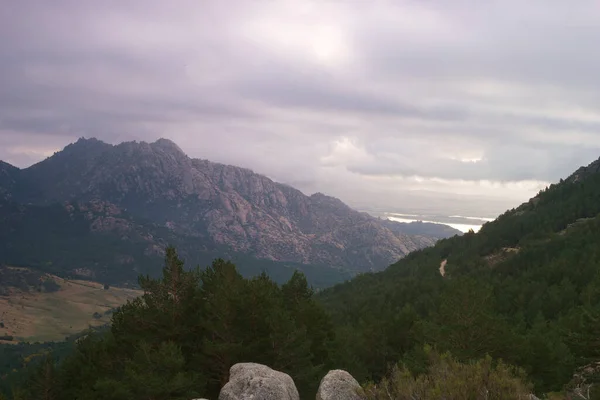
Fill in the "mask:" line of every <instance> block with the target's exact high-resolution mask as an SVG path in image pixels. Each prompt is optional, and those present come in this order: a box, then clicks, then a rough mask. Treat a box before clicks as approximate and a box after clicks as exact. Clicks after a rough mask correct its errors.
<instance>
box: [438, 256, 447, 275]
mask: <svg viewBox="0 0 600 400" xmlns="http://www.w3.org/2000/svg"><path fill="white" fill-rule="evenodd" d="M447 263H448V260H444V261H442V262H441V263H440V275H442V276H444V275H446V264H447Z"/></svg>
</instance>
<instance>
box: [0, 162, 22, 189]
mask: <svg viewBox="0 0 600 400" xmlns="http://www.w3.org/2000/svg"><path fill="white" fill-rule="evenodd" d="M18 173H19V169H18V168H17V167H13V166H12V165H10V164H8V163H5V162H4V161H1V160H0V199H8V198H10V197H12V194H13V191H14V190H15V185H16V182H17V174H18Z"/></svg>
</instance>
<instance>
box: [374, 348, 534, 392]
mask: <svg viewBox="0 0 600 400" xmlns="http://www.w3.org/2000/svg"><path fill="white" fill-rule="evenodd" d="M425 354H426V356H427V360H428V362H429V365H428V366H427V372H426V373H422V374H418V375H416V376H415V375H414V374H413V373H412V372H411V371H410V370H409V369H408V368H407V367H406V366H403V365H397V366H394V368H393V369H392V371H391V373H390V374H389V377H386V378H383V380H382V381H381V382H379V383H377V384H374V383H371V384H368V385H366V387H365V388H364V393H365V395H366V399H367V400H389V399H390V398H391V399H396V400H412V399H422V400H464V399H480V398H485V399H490V400H507V399H526V398H527V396H528V395H529V394H530V393H531V390H530V387H529V386H530V385H528V384H526V383H525V382H526V377H525V373H524V371H522V370H519V369H516V368H513V367H510V366H508V365H506V364H504V363H502V362H499V363H496V364H494V363H492V359H491V358H490V357H486V358H485V359H483V360H478V361H475V362H470V363H466V364H463V363H459V362H457V361H456V360H455V359H454V358H452V356H451V355H450V354H449V353H445V354H439V353H437V352H436V351H432V349H431V348H429V347H426V348H425Z"/></svg>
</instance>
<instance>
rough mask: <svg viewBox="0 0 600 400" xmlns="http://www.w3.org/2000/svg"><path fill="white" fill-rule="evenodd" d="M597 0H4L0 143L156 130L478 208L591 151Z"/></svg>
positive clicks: (32, 157)
mask: <svg viewBox="0 0 600 400" xmlns="http://www.w3.org/2000/svg"><path fill="white" fill-rule="evenodd" d="M598 21H600V2H598V1H597V0H590V1H587V0H578V1H575V2H568V1H563V0H561V1H558V0H539V1H537V0H529V1H525V2H523V1H516V0H500V1H475V0H473V1H463V0H453V1H445V0H428V1H402V0H388V1H377V0H318V1H314V2H312V1H310V0H214V1H212V0H189V1H187V0H176V1H172V2H168V1H164V0H139V1H127V0H125V1H123V0H104V1H91V0H90V1H87V0H72V1H69V0H54V1H47V0H37V1H33V0H19V1H16V0H15V1H6V2H5V3H4V4H3V5H2V11H1V12H0V38H1V40H0V88H1V89H0V159H3V160H5V161H7V162H10V163H12V164H14V165H17V166H19V167H27V166H28V165H31V164H32V163H34V162H37V161H40V160H41V159H43V158H44V157H46V156H48V155H51V154H52V153H53V152H54V151H56V150H58V149H61V148H62V147H64V146H65V145H67V144H68V143H70V142H72V141H75V140H76V139H77V138H78V137H81V136H85V137H97V138H99V139H102V140H104V141H107V142H110V143H118V142H120V141H125V140H145V141H153V140H155V139H157V138H159V137H166V138H170V139H172V140H174V141H175V142H176V143H178V144H179V146H180V147H181V148H182V149H184V151H186V153H188V155H190V156H191V157H199V158H207V159H210V160H214V161H220V162H226V163H230V164H235V165H239V166H244V167H249V168H252V169H254V170H255V171H256V172H260V173H264V174H265V175H267V176H269V177H271V178H273V179H275V180H277V181H281V182H286V183H289V184H291V185H294V186H296V187H298V188H299V189H301V190H303V191H305V192H306V193H307V194H310V193H312V192H315V191H321V192H324V193H327V194H332V195H335V196H338V197H340V198H342V199H343V200H344V201H346V202H347V203H349V204H351V205H354V206H358V207H366V206H371V207H380V208H384V209H390V210H391V209H393V210H397V211H399V210H404V211H405V212H408V211H411V210H413V211H414V210H417V211H430V212H439V213H446V214H447V213H459V212H460V213H463V214H464V213H468V215H478V216H495V215H496V214H498V213H500V212H502V211H503V210H504V209H506V208H511V207H513V206H517V205H518V204H519V203H520V202H522V201H524V200H526V199H528V198H529V197H531V196H532V195H534V194H535V193H536V192H537V191H538V190H539V189H540V188H543V187H544V186H545V185H546V184H547V183H548V182H552V181H556V180H558V179H560V178H561V177H565V176H567V175H568V174H569V173H571V172H572V171H574V170H575V169H576V168H577V167H579V166H580V165H584V164H588V163H589V162H591V161H593V160H595V159H597V158H598V157H600V73H599V71H600V52H599V51H598V44H599V43H600V24H599V23H598Z"/></svg>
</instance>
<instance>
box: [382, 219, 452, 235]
mask: <svg viewBox="0 0 600 400" xmlns="http://www.w3.org/2000/svg"><path fill="white" fill-rule="evenodd" d="M381 223H382V224H383V226H385V227H386V228H388V229H389V230H391V231H392V232H398V233H405V234H408V235H424V236H430V237H433V238H436V239H447V238H450V237H452V236H455V235H462V232H461V231H459V230H458V229H455V228H453V227H451V226H449V225H444V224H437V223H433V222H423V221H413V222H398V221H392V220H390V219H385V220H383V221H382V222H381Z"/></svg>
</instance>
